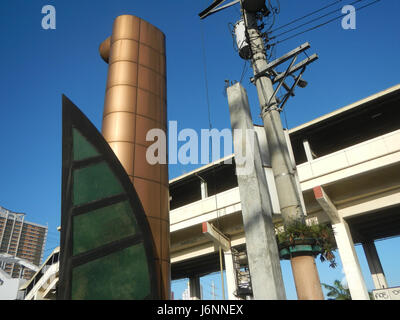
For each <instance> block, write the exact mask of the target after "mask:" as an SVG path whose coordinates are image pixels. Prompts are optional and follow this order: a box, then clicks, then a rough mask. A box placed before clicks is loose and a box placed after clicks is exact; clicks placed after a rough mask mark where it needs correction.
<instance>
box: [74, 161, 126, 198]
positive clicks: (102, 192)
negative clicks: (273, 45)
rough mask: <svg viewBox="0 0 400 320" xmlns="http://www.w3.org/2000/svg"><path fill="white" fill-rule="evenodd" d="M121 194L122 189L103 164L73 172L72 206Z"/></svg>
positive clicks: (107, 167)
mask: <svg viewBox="0 0 400 320" xmlns="http://www.w3.org/2000/svg"><path fill="white" fill-rule="evenodd" d="M123 192H124V189H123V188H122V186H121V184H120V183H119V181H118V179H117V178H116V177H115V175H114V173H113V172H112V171H111V169H110V167H109V166H108V165H107V164H106V163H105V162H100V163H97V164H93V165H90V166H87V167H84V168H81V169H76V170H74V186H73V203H74V205H81V204H85V203H88V202H91V201H95V200H100V199H102V198H105V197H111V196H114V195H117V194H120V193H123Z"/></svg>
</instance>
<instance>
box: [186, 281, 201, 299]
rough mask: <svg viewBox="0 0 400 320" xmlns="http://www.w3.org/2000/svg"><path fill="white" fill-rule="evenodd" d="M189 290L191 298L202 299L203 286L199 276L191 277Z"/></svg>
mask: <svg viewBox="0 0 400 320" xmlns="http://www.w3.org/2000/svg"><path fill="white" fill-rule="evenodd" d="M189 290H190V299H191V300H201V286H200V277H199V276H194V277H190V278H189Z"/></svg>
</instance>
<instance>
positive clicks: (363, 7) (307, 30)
mask: <svg viewBox="0 0 400 320" xmlns="http://www.w3.org/2000/svg"><path fill="white" fill-rule="evenodd" d="M380 1H381V0H375V1H373V2H371V3H368V4H366V5H364V6H361V7H358V8H356V10H357V11H360V10H362V9H365V8H367V7H369V6H371V5H373V4H375V3H378V2H380ZM344 16H346V14H341V15H339V16H337V17H335V18H332V19H330V20H328V21H326V22H323V23H321V24H319V25H317V26H314V27H311V28H309V29H306V30H304V31H301V32H298V33H296V34H294V35H292V36H290V37H287V38H285V39H282V40H279V41H277V42H275V43H273V44H271V45H277V44H280V43H282V42H285V41H287V40H290V39H293V38H295V37H297V36H300V35H302V34H304V33H307V32H310V31H313V30H315V29H318V28H320V27H323V26H325V25H327V24H329V23H331V22H333V21H335V20H338V19H340V18H343V17H344Z"/></svg>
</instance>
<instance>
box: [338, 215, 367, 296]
mask: <svg viewBox="0 0 400 320" xmlns="http://www.w3.org/2000/svg"><path fill="white" fill-rule="evenodd" d="M332 227H333V231H334V234H335V239H336V244H337V246H338V251H339V255H340V259H341V261H342V265H343V270H344V273H345V275H346V280H347V284H348V286H349V290H350V294H351V298H352V299H353V300H369V295H368V290H367V286H366V285H365V281H364V278H363V276H362V272H361V268H360V263H359V261H358V257H357V253H356V251H355V249H354V243H353V238H352V236H351V233H350V229H349V226H348V224H347V222H346V221H344V220H342V221H341V222H340V223H336V224H334V225H332Z"/></svg>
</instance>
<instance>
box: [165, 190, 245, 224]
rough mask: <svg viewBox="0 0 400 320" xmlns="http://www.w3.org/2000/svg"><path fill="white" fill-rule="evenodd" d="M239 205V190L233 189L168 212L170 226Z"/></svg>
mask: <svg viewBox="0 0 400 320" xmlns="http://www.w3.org/2000/svg"><path fill="white" fill-rule="evenodd" d="M238 203H240V195H239V188H238V187H236V188H233V189H230V190H227V191H224V192H221V193H218V194H217V195H216V196H211V197H208V198H205V199H202V200H199V201H196V202H193V203H190V204H188V205H186V206H183V207H179V208H177V209H174V210H171V211H170V223H171V226H172V225H174V224H177V223H181V222H183V221H186V220H188V219H193V218H196V217H198V216H202V215H205V214H207V213H212V212H216V211H217V209H218V211H221V210H223V209H225V208H228V207H230V206H233V205H235V204H238Z"/></svg>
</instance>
